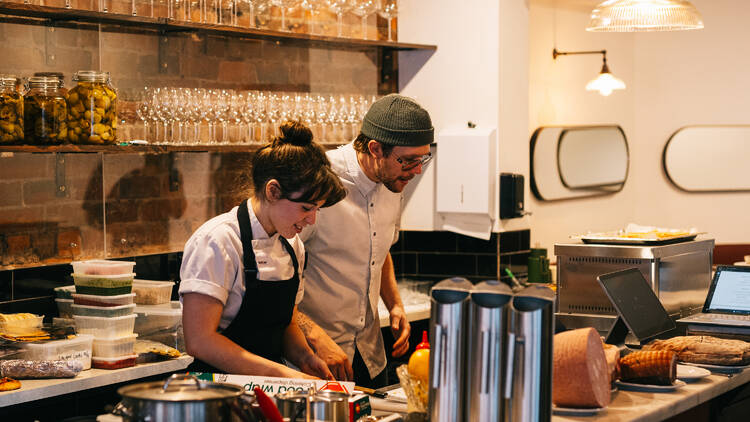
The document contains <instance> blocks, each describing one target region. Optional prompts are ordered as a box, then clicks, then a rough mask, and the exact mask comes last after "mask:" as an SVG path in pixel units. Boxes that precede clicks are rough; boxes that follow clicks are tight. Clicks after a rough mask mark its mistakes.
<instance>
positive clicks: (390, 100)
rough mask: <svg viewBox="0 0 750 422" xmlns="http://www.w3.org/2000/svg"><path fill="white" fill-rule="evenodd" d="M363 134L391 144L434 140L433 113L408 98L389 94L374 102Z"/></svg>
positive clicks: (411, 145)
mask: <svg viewBox="0 0 750 422" xmlns="http://www.w3.org/2000/svg"><path fill="white" fill-rule="evenodd" d="M362 134H363V135H365V136H367V137H368V138H370V139H374V140H376V141H379V142H382V143H384V144H388V145H397V146H406V147H418V146H422V145H427V144H430V143H432V141H433V139H434V138H435V128H433V127H432V120H430V114H429V113H427V110H425V109H423V108H422V106H420V105H419V104H417V103H416V101H414V100H412V99H411V98H409V97H405V96H403V95H399V94H389V95H386V96H385V97H383V98H381V99H379V100H377V101H375V102H374V103H373V104H372V106H370V109H369V110H368V111H367V114H365V118H364V119H363V120H362Z"/></svg>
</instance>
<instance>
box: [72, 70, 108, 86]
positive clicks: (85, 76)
mask: <svg viewBox="0 0 750 422" xmlns="http://www.w3.org/2000/svg"><path fill="white" fill-rule="evenodd" d="M73 81H75V82H78V81H82V82H104V83H106V82H109V72H100V71H98V70H79V71H78V72H76V73H75V74H74V75H73Z"/></svg>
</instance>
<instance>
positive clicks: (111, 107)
mask: <svg viewBox="0 0 750 422" xmlns="http://www.w3.org/2000/svg"><path fill="white" fill-rule="evenodd" d="M73 81H74V82H76V86H75V87H73V88H72V89H71V90H70V91H69V92H68V97H67V98H68V139H69V140H70V142H71V143H74V144H97V145H102V144H115V143H116V139H117V94H116V93H115V89H114V88H112V85H110V77H109V72H98V71H95V70H81V71H78V72H76V74H75V75H73Z"/></svg>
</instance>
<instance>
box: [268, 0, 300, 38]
mask: <svg viewBox="0 0 750 422" xmlns="http://www.w3.org/2000/svg"><path fill="white" fill-rule="evenodd" d="M271 4H272V5H274V6H276V7H278V8H279V9H281V30H282V31H289V28H287V27H286V9H288V8H290V7H292V6H294V5H295V4H297V0H271Z"/></svg>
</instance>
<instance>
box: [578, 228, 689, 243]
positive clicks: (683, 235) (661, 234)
mask: <svg viewBox="0 0 750 422" xmlns="http://www.w3.org/2000/svg"><path fill="white" fill-rule="evenodd" d="M698 234H699V232H698V230H697V229H695V228H691V229H670V228H663V227H654V226H641V225H638V224H633V223H630V224H628V226H627V227H626V228H625V229H621V230H612V231H606V232H598V233H586V234H584V235H578V236H573V237H574V238H579V239H581V240H583V241H587V242H596V241H613V242H619V243H628V242H629V241H631V242H642V241H651V242H653V241H667V240H672V239H684V240H688V239H689V238H690V237H691V236H692V237H695V236H696V235H698Z"/></svg>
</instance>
